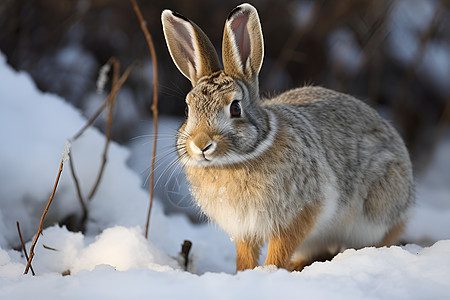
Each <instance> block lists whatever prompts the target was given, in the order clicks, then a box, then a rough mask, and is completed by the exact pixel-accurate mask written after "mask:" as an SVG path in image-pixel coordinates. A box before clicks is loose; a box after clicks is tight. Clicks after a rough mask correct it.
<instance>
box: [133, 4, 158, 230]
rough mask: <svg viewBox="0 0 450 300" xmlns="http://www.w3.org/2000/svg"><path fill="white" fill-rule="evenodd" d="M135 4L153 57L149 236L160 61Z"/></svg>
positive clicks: (147, 225) (156, 134)
mask: <svg viewBox="0 0 450 300" xmlns="http://www.w3.org/2000/svg"><path fill="white" fill-rule="evenodd" d="M131 3H132V4H133V8H134V11H135V12H136V15H137V17H138V19H139V23H140V25H141V29H142V31H143V32H144V35H145V39H146V40H147V44H148V48H149V49H150V55H151V57H152V63H153V102H152V106H151V110H152V112H153V150H152V165H151V173H150V183H149V185H150V203H149V207H148V214H147V223H146V225H145V238H148V228H149V225H150V214H151V211H152V203H153V193H154V187H153V182H154V171H155V161H156V141H157V137H158V61H157V60H156V51H155V47H154V45H153V41H152V36H151V35H150V33H149V31H148V29H147V25H146V24H147V23H146V22H145V20H144V18H143V17H142V13H141V10H140V9H139V6H138V5H137V3H136V1H135V0H131Z"/></svg>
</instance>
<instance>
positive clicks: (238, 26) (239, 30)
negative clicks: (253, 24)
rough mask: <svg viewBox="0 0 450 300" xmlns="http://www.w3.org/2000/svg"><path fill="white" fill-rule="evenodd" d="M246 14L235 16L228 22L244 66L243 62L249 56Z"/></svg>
mask: <svg viewBox="0 0 450 300" xmlns="http://www.w3.org/2000/svg"><path fill="white" fill-rule="evenodd" d="M247 22H248V15H247V14H241V15H239V16H236V17H235V18H234V19H233V20H232V21H231V23H230V28H231V30H232V31H233V33H234V36H235V40H236V46H237V49H238V51H239V55H240V58H241V62H242V64H243V65H244V67H245V62H246V61H247V59H248V58H249V56H250V35H249V34H248V30H247Z"/></svg>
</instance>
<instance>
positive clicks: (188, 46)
mask: <svg viewBox="0 0 450 300" xmlns="http://www.w3.org/2000/svg"><path fill="white" fill-rule="evenodd" d="M182 22H185V21H181V22H179V21H178V20H176V19H175V18H170V23H171V24H172V25H173V28H174V29H175V32H176V33H177V39H178V43H179V46H180V49H181V51H182V52H183V54H184V55H185V56H186V58H187V59H188V60H189V61H190V62H191V64H192V66H193V67H194V69H196V68H197V66H196V63H195V48H194V43H195V42H194V37H193V36H192V35H191V32H190V31H189V29H188V28H186V24H183V23H182ZM185 23H186V22H185ZM189 26H190V24H189Z"/></svg>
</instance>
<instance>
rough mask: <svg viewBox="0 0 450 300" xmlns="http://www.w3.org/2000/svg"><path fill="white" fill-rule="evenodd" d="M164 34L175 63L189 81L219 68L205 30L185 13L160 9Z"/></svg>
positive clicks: (193, 80)
mask: <svg viewBox="0 0 450 300" xmlns="http://www.w3.org/2000/svg"><path fill="white" fill-rule="evenodd" d="M161 20H162V24H163V30H164V37H165V38H166V43H167V47H168V48H169V52H170V55H171V56H172V59H173V61H174V62H175V65H176V66H177V67H178V69H179V70H180V71H181V73H183V75H184V76H186V77H187V78H188V79H189V80H190V81H191V83H192V85H193V86H195V85H196V83H197V81H198V79H200V78H201V77H203V76H207V75H210V74H212V73H214V72H217V71H219V70H220V65H219V58H218V57H217V53H216V50H215V49H214V47H213V45H212V43H211V41H210V40H209V38H208V37H207V36H206V34H205V33H204V32H203V31H202V30H201V29H200V28H199V27H198V26H197V25H196V24H195V23H194V22H192V21H191V20H189V19H187V18H186V17H184V16H182V15H180V14H178V13H176V12H172V11H170V10H164V11H163V13H162V15H161Z"/></svg>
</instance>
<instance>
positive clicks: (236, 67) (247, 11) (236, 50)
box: [222, 3, 264, 82]
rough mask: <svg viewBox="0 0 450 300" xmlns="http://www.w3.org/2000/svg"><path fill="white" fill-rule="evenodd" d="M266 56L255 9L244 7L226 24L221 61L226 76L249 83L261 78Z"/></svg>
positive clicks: (237, 8) (234, 10)
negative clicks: (258, 77)
mask: <svg viewBox="0 0 450 300" xmlns="http://www.w3.org/2000/svg"><path fill="white" fill-rule="evenodd" d="M263 57H264V42H263V35H262V30H261V24H260V22H259V17H258V12H257V11H256V8H254V7H253V6H251V5H250V4H247V3H245V4H241V5H239V6H238V7H236V8H235V9H233V10H232V11H231V13H230V15H229V16H228V18H227V21H226V23H225V29H224V32H223V42H222V59H223V65H224V69H225V73H226V74H228V75H230V76H233V77H236V78H238V79H241V80H243V81H246V82H252V81H254V80H255V79H256V77H257V76H258V73H259V70H260V69H261V65H262V61H263Z"/></svg>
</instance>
